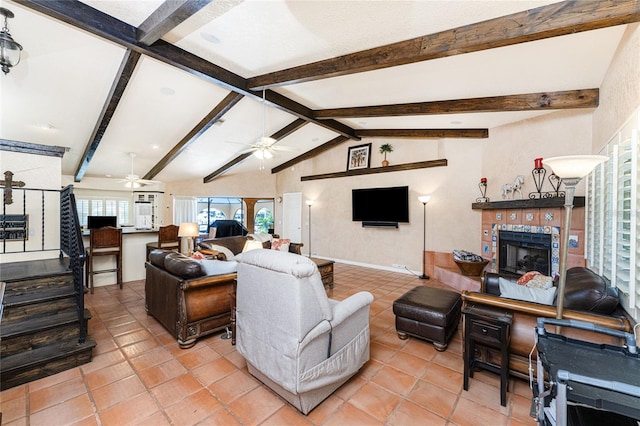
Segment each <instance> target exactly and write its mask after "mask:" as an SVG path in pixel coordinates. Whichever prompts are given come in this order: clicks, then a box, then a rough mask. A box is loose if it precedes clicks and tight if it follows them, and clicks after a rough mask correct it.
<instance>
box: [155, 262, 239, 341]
mask: <svg viewBox="0 0 640 426" xmlns="http://www.w3.org/2000/svg"><path fill="white" fill-rule="evenodd" d="M145 268H146V279H145V308H146V310H147V314H149V315H153V316H154V317H155V318H156V319H157V320H158V321H159V322H160V323H161V324H162V325H163V326H164V327H165V328H166V329H167V330H168V331H169V332H170V333H171V334H172V335H173V336H175V337H176V339H178V344H179V345H180V347H181V348H182V349H186V348H190V347H191V346H193V345H195V343H196V339H198V338H199V337H202V336H206V335H208V334H211V333H215V332H216V331H220V330H222V329H224V328H225V327H227V326H230V324H231V293H232V292H233V286H234V282H235V280H236V273H235V272H234V273H225V274H221V275H206V274H205V272H204V269H203V267H202V265H201V263H200V262H198V261H196V260H194V259H191V258H190V257H188V256H185V255H183V254H180V253H175V252H173V251H170V250H153V251H152V252H151V253H150V254H149V261H147V262H146V264H145Z"/></svg>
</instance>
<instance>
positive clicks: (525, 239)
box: [498, 231, 551, 275]
mask: <svg viewBox="0 0 640 426" xmlns="http://www.w3.org/2000/svg"><path fill="white" fill-rule="evenodd" d="M498 243H499V256H498V270H499V271H500V273H502V274H507V275H509V274H511V275H523V274H524V273H526V272H529V271H538V272H540V273H542V274H544V275H551V235H550V234H542V233H529V232H512V231H500V232H499V233H498Z"/></svg>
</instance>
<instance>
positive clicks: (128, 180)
mask: <svg viewBox="0 0 640 426" xmlns="http://www.w3.org/2000/svg"><path fill="white" fill-rule="evenodd" d="M129 157H131V174H128V175H127V177H125V178H124V179H120V180H118V182H121V183H124V186H125V187H127V188H131V189H134V188H140V187H141V186H144V185H149V184H152V183H158V181H157V180H148V179H141V178H140V176H138V175H136V174H133V159H134V158H135V157H136V154H135V152H130V153H129Z"/></svg>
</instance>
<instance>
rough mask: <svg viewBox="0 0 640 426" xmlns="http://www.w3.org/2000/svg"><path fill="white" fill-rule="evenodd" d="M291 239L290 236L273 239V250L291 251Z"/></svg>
mask: <svg viewBox="0 0 640 426" xmlns="http://www.w3.org/2000/svg"><path fill="white" fill-rule="evenodd" d="M289 244H291V240H290V239H288V238H280V239H277V240H272V241H271V250H280V251H289Z"/></svg>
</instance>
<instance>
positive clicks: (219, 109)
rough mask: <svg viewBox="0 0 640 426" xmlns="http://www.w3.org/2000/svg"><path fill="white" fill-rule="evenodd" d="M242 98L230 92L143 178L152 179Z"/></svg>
mask: <svg viewBox="0 0 640 426" xmlns="http://www.w3.org/2000/svg"><path fill="white" fill-rule="evenodd" d="M242 98H244V96H243V95H241V94H239V93H235V92H230V93H229V94H228V95H227V96H225V98H224V99H223V100H221V101H220V102H219V103H218V105H216V106H215V108H213V109H212V110H211V111H210V112H209V114H207V115H206V117H204V118H203V119H202V120H200V122H199V123H198V124H196V126H195V127H194V128H193V129H191V131H190V132H189V133H187V134H186V135H185V137H183V138H182V139H181V140H180V142H178V143H177V144H176V146H174V147H173V148H172V149H171V151H169V152H168V153H167V154H166V155H165V156H164V157H162V160H160V161H159V162H158V164H156V165H155V166H153V168H152V169H151V170H149V172H147V174H146V175H144V177H143V179H149V180H151V179H153V178H154V177H156V176H157V175H158V173H160V172H161V171H162V170H163V169H164V168H165V167H167V166H168V165H169V163H171V162H172V161H173V160H174V159H175V158H176V157H178V155H180V154H181V153H182V152H183V151H184V150H185V149H187V147H188V146H189V145H190V144H191V143H192V142H194V141H195V140H196V139H198V138H199V137H200V136H202V135H203V134H204V132H206V131H207V130H209V128H210V127H211V126H213V125H214V124H215V123H216V122H217V121H218V120H220V118H222V116H223V115H225V114H226V113H227V111H229V110H230V109H231V108H233V107H234V106H235V105H236V104H237V103H238V102H240V100H241V99H242Z"/></svg>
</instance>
